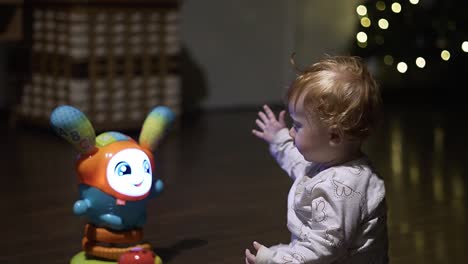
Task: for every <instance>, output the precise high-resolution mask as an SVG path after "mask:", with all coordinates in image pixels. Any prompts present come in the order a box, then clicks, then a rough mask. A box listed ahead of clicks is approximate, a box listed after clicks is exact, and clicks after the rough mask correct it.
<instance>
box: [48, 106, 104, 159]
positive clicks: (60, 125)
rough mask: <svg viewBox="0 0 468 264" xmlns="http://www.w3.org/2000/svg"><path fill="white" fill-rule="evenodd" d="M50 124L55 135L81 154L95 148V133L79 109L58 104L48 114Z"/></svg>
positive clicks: (92, 150)
mask: <svg viewBox="0 0 468 264" xmlns="http://www.w3.org/2000/svg"><path fill="white" fill-rule="evenodd" d="M50 124H51V126H52V128H53V129H54V131H55V133H57V135H59V136H61V137H62V138H64V139H65V140H67V141H68V142H69V143H70V144H72V145H73V147H75V148H76V149H77V150H78V151H79V152H81V153H82V154H89V153H92V152H94V151H95V150H96V146H95V145H96V133H95V132H94V128H93V126H92V125H91V122H89V120H88V118H87V117H86V116H85V115H84V114H83V113H82V112H81V111H80V110H78V109H76V108H74V107H72V106H68V105H62V106H59V107H57V108H55V109H54V110H53V111H52V113H51V114H50Z"/></svg>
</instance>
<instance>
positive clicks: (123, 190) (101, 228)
mask: <svg viewBox="0 0 468 264" xmlns="http://www.w3.org/2000/svg"><path fill="white" fill-rule="evenodd" d="M173 120H174V114H173V113H172V111H171V110H170V109H169V108H167V107H163V106H159V107H156V108H154V109H153V110H152V111H151V112H150V113H149V115H148V116H147V118H146V120H145V122H144V123H143V127H142V130H141V133H140V138H139V141H138V142H136V141H135V140H133V139H132V138H130V137H129V136H127V135H124V134H122V133H119V132H104V133H102V134H100V135H99V136H97V137H96V134H95V132H94V128H93V126H92V125H91V122H90V121H89V120H88V118H87V117H86V116H85V115H84V114H83V113H82V112H81V111H80V110H78V109H76V108H74V107H72V106H67V105H64V106H59V107H57V108H56V109H54V111H53V112H52V114H51V117H50V123H51V125H52V128H53V129H54V131H55V132H56V133H57V134H58V135H60V136H61V137H63V138H64V139H66V140H67V141H68V142H69V143H71V144H72V145H73V146H74V147H75V148H76V149H77V150H78V151H79V152H80V155H79V157H78V159H77V162H76V171H77V174H78V180H79V183H80V184H79V192H80V199H79V200H78V201H76V202H75V204H74V206H73V212H74V213H75V214H76V215H78V216H84V217H85V218H86V219H87V221H88V224H87V225H86V227H85V232H84V233H85V235H84V237H83V240H82V247H83V251H82V252H80V253H78V254H77V255H75V256H74V257H73V258H72V260H71V263H72V264H81V263H86V264H92V263H96V264H97V263H116V261H117V260H118V259H119V258H120V256H122V255H123V254H124V253H126V252H133V251H134V249H135V248H137V249H141V250H145V252H151V254H154V253H153V252H152V248H151V245H150V244H149V243H146V242H143V229H142V227H143V225H144V224H145V222H146V205H147V202H148V201H149V200H150V199H151V198H153V197H156V196H157V195H158V194H159V193H161V191H162V190H163V182H162V181H161V180H153V177H152V173H153V171H154V169H155V168H154V157H153V154H152V151H154V150H155V149H156V147H157V145H158V143H159V141H160V139H161V138H162V136H163V135H164V134H165V131H166V128H167V127H168V125H169V124H170V123H171V122H172V121H173ZM132 250H133V251H132ZM134 253H135V252H133V253H129V254H134ZM154 256H155V257H154V261H153V263H158V264H161V263H162V262H161V259H160V258H159V257H158V256H157V255H155V254H154ZM128 263H132V262H128ZM136 263H137V262H136ZM145 263H146V262H145Z"/></svg>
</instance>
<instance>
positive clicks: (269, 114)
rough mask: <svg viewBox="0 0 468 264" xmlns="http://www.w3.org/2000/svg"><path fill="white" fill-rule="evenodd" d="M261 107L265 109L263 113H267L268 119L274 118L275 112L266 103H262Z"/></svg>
mask: <svg viewBox="0 0 468 264" xmlns="http://www.w3.org/2000/svg"><path fill="white" fill-rule="evenodd" d="M263 109H264V110H265V113H266V114H267V116H268V119H271V120H276V116H275V114H274V113H273V111H271V108H270V107H269V106H268V105H264V106H263Z"/></svg>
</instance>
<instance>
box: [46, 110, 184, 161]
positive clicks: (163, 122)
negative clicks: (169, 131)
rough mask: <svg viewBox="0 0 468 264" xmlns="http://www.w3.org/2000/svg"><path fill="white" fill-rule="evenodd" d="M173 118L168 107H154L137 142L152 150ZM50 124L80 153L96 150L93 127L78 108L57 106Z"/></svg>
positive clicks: (51, 116) (89, 152)
mask: <svg viewBox="0 0 468 264" xmlns="http://www.w3.org/2000/svg"><path fill="white" fill-rule="evenodd" d="M174 118H175V115H174V113H173V112H172V111H171V110H170V109H169V108H168V107H165V106H158V107H155V108H154V109H153V110H152V111H151V112H150V113H149V114H148V116H147V117H146V119H145V121H144V123H143V126H142V130H141V133H140V138H139V144H140V145H141V146H142V147H143V148H147V149H149V150H152V151H154V150H155V149H156V146H157V144H158V143H159V141H160V139H161V138H162V136H163V135H164V132H165V130H166V128H167V127H168V125H169V124H170V123H171V122H173V121H174ZM50 124H51V126H52V128H53V129H54V131H55V132H56V133H57V134H58V135H59V136H61V137H63V138H64V139H65V140H67V141H68V142H69V143H70V144H72V145H73V146H74V147H75V148H76V149H77V150H78V151H80V152H81V153H82V154H91V153H93V152H95V151H96V150H97V146H96V133H95V132H94V128H93V126H92V124H91V122H90V121H89V120H88V118H87V117H86V116H85V114H83V113H82V112H81V111H80V110H78V109H76V108H74V107H72V106H68V105H62V106H59V107H57V108H55V109H54V110H53V111H52V113H51V115H50Z"/></svg>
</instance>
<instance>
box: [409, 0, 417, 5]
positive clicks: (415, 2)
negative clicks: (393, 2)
mask: <svg viewBox="0 0 468 264" xmlns="http://www.w3.org/2000/svg"><path fill="white" fill-rule="evenodd" d="M409 2H410V3H411V4H413V5H417V4H418V3H419V0H409Z"/></svg>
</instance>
